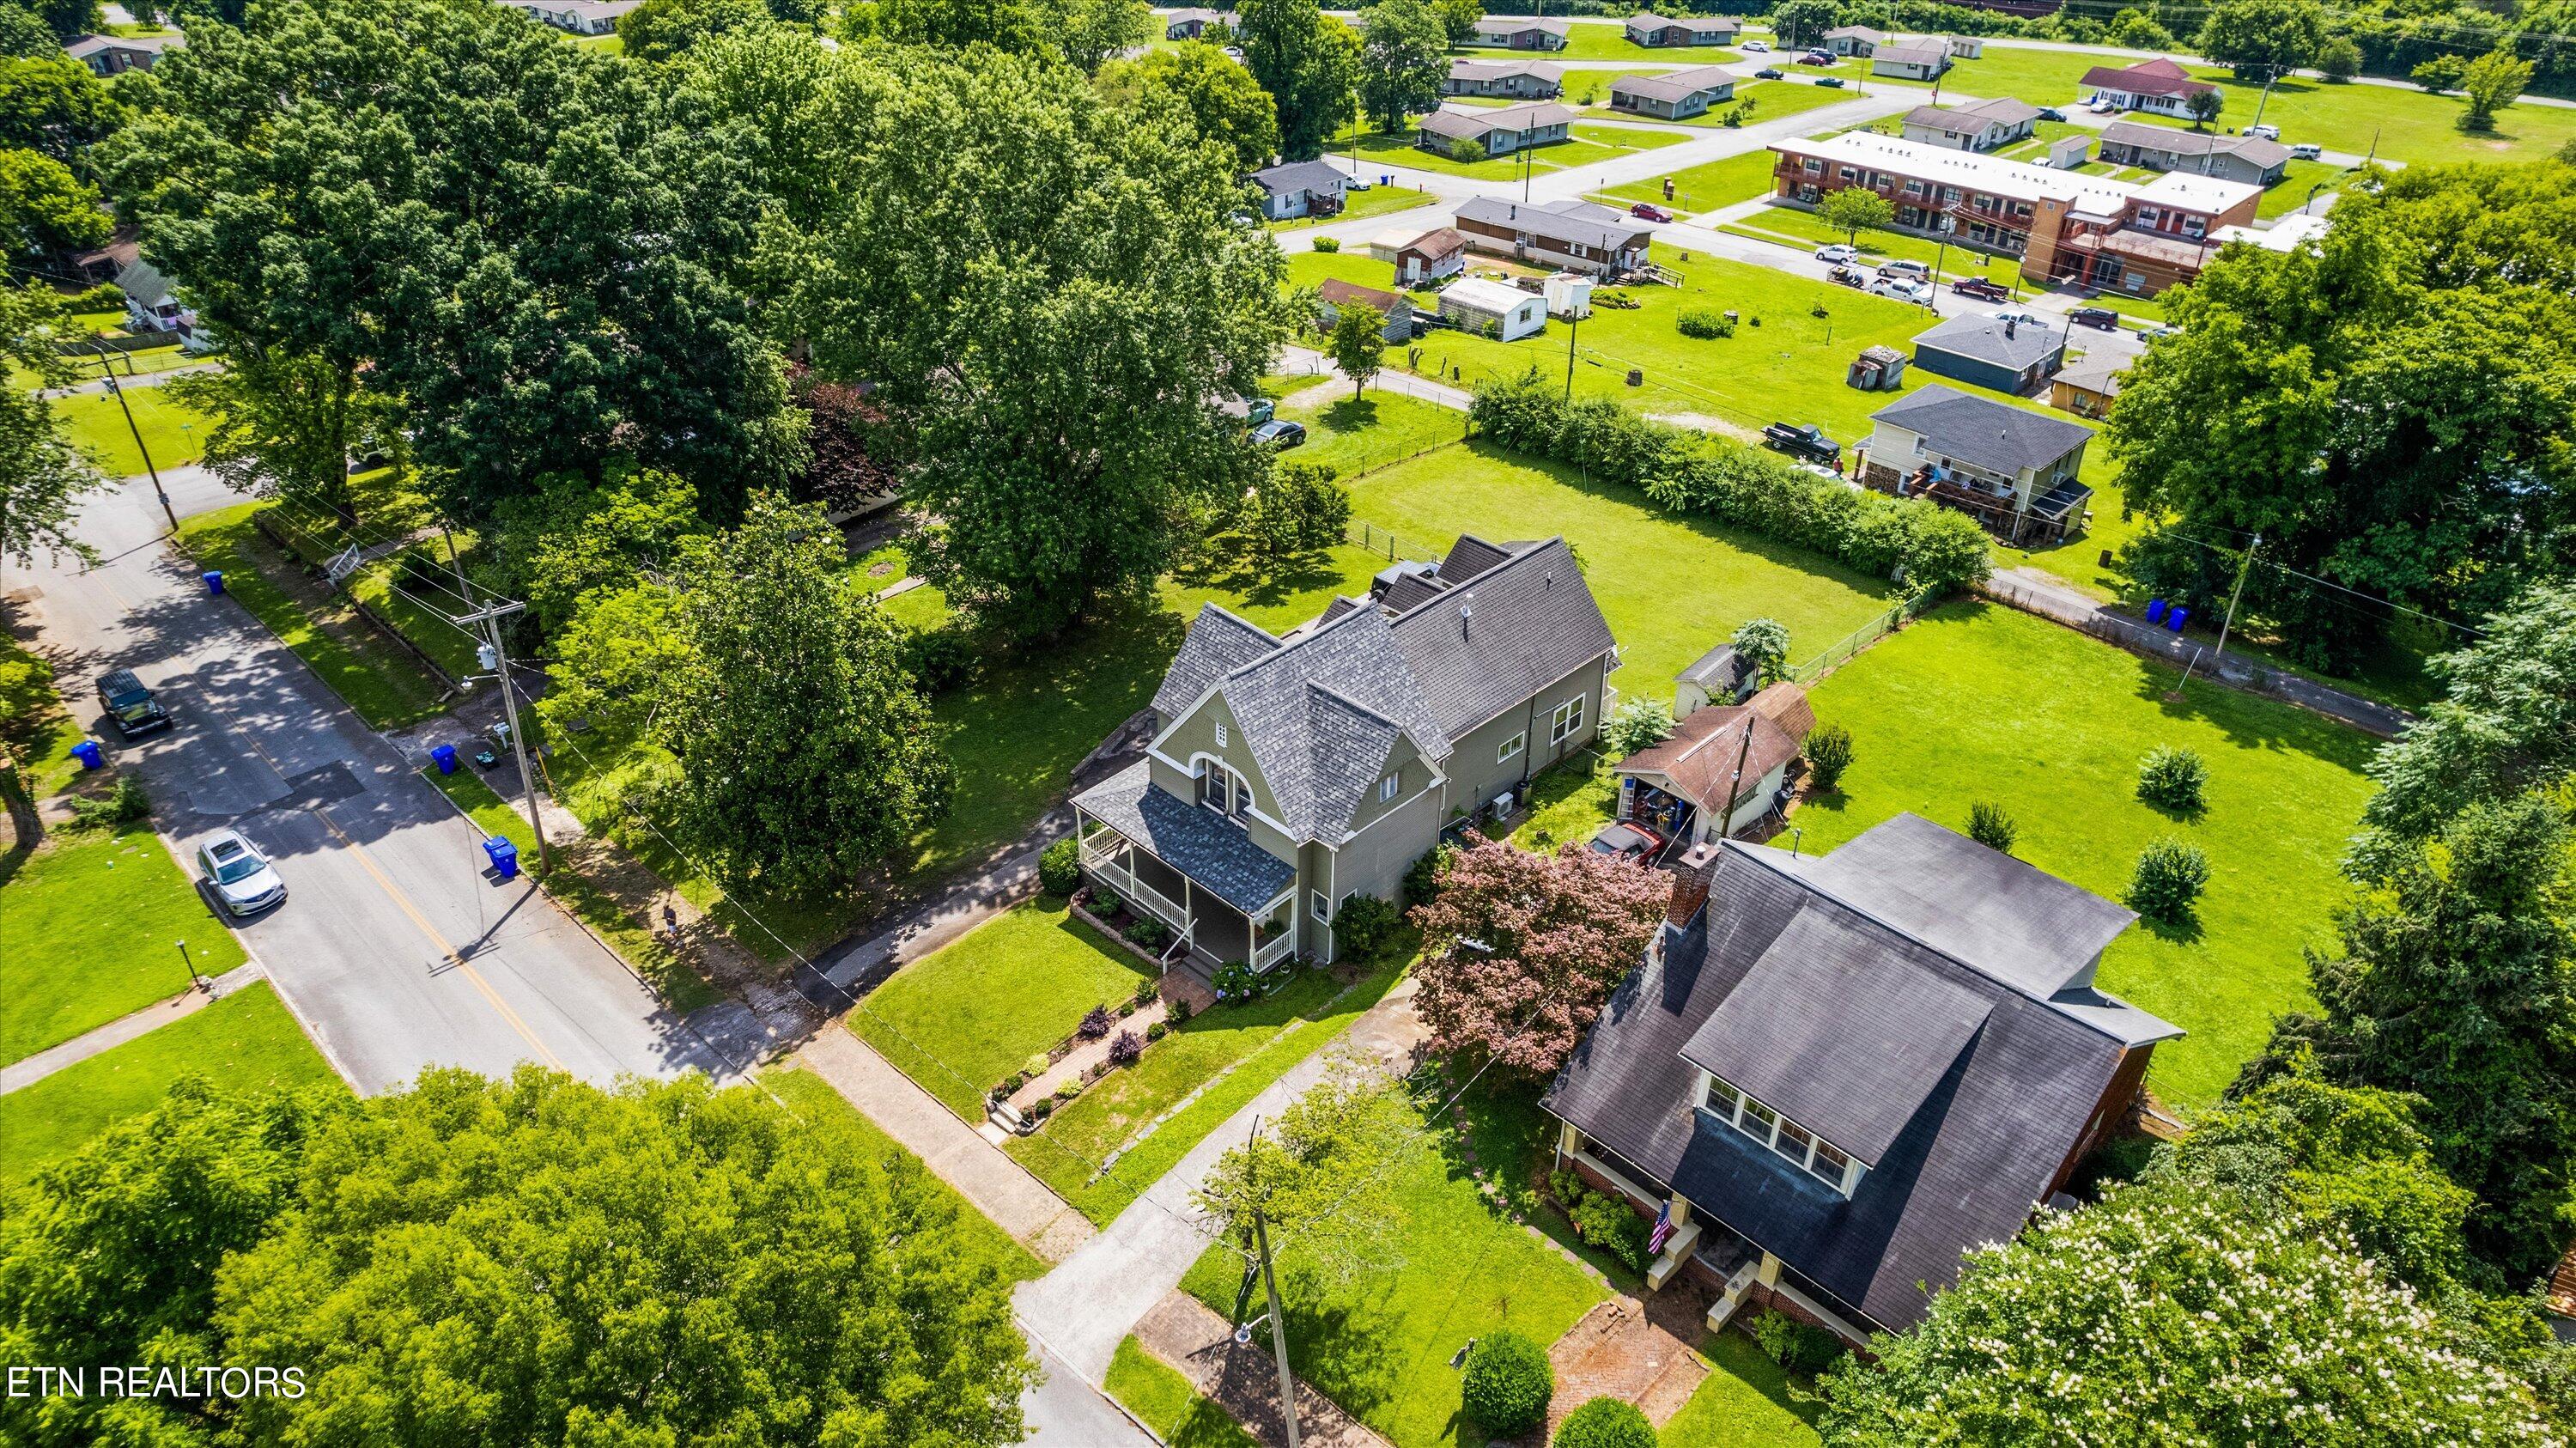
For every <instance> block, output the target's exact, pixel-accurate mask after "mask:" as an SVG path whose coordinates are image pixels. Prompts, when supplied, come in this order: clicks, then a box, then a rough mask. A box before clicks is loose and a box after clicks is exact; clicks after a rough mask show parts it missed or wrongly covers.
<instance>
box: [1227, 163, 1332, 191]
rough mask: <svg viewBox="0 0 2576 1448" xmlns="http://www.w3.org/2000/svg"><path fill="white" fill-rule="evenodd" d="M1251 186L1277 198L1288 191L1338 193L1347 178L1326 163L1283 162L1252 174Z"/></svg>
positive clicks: (1330, 164)
mask: <svg viewBox="0 0 2576 1448" xmlns="http://www.w3.org/2000/svg"><path fill="white" fill-rule="evenodd" d="M1250 179H1251V181H1252V184H1253V185H1255V186H1258V187H1260V188H1261V189H1262V190H1264V191H1267V192H1269V193H1270V194H1271V195H1273V196H1277V195H1279V194H1281V193H1283V192H1288V191H1339V190H1341V188H1342V183H1343V182H1344V181H1346V180H1347V179H1349V178H1347V177H1345V176H1343V175H1342V173H1341V171H1340V170H1339V169H1337V168H1335V167H1334V166H1333V165H1332V163H1330V162H1328V161H1285V162H1282V163H1280V164H1279V165H1276V166H1264V167H1262V168H1261V169H1260V170H1258V171H1255V172H1253V173H1252V176H1251V178H1250Z"/></svg>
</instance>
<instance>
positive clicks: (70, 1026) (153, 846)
mask: <svg viewBox="0 0 2576 1448" xmlns="http://www.w3.org/2000/svg"><path fill="white" fill-rule="evenodd" d="M182 940H185V941H186V942H188V952H189V954H190V955H192V956H194V957H195V958H196V962H197V969H198V970H199V971H201V972H203V973H204V974H206V975H210V976H213V975H221V974H223V973H224V972H225V971H228V970H230V969H232V968H233V967H234V966H236V965H239V964H241V963H242V961H243V960H245V959H247V957H246V956H245V955H244V954H243V953H242V947H241V942H240V941H237V940H235V939H234V938H233V933H232V931H230V930H228V929H226V928H225V927H224V923H223V922H222V921H221V920H218V919H216V918H215V914H214V912H213V911H212V910H211V909H209V908H208V907H207V905H206V901H205V897H204V896H202V895H200V894H198V893H197V887H196V885H195V884H194V883H193V881H192V880H191V879H190V877H189V876H188V875H187V874H186V873H184V872H183V871H182V870H181V869H180V868H179V865H178V863H177V862H176V861H174V860H172V859H171V858H170V852H169V851H168V850H167V849H164V848H163V847H162V844H161V839H160V836H158V835H155V834H154V833H153V832H152V827H151V826H150V825H148V824H140V825H134V826H131V827H129V828H126V829H123V830H115V831H110V830H105V829H58V830H55V831H54V832H53V833H52V834H50V835H48V836H47V837H46V839H45V843H44V844H43V845H41V846H39V847H38V848H37V849H36V851H35V852H34V853H33V854H21V853H20V852H18V851H16V850H11V851H10V852H9V853H8V854H6V855H0V1062H8V1061H17V1060H22V1059H24V1058H26V1057H28V1056H32V1055H34V1054H35V1053H36V1052H38V1051H41V1050H43V1049H45V1048H46V1047H47V1046H51V1045H56V1044H58V1043H60V1042H63V1041H68V1040H70V1039H71V1038H72V1037H74V1036H77V1035H79V1034H80V1033H82V1032H83V1031H86V1030H89V1029H91V1028H92V1027H95V1026H103V1025H105V1024H107V1023H108V1022H109V1021H112V1020H115V1019H116V1018H117V1017H119V1016H122V1015H126V1014H128V1013H130V1012H133V1011H138V1010H141V1009H142V1008H143V1007H145V1006H147V1005H150V1004H151V1003H152V1002H154V1001H157V1000H161V999H164V998H166V997H169V996H174V995H177V994H178V993H179V992H181V991H183V990H186V989H187V988H188V972H187V967H186V965H185V964H184V963H182V962H181V960H180V959H179V947H178V942H179V941H182Z"/></svg>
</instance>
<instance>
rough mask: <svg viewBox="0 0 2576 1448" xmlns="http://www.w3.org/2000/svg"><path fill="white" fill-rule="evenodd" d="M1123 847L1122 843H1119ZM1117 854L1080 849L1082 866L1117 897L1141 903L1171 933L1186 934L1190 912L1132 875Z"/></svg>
mask: <svg viewBox="0 0 2576 1448" xmlns="http://www.w3.org/2000/svg"><path fill="white" fill-rule="evenodd" d="M1123 848H1125V846H1124V844H1123V842H1122V849H1123ZM1118 854H1119V851H1116V850H1102V849H1095V848H1091V847H1089V846H1085V847H1084V849H1083V851H1082V867H1083V868H1084V869H1086V870H1089V871H1091V872H1092V873H1093V874H1094V875H1096V876H1098V877H1099V878H1100V879H1101V880H1102V881H1103V882H1104V883H1106V884H1107V885H1108V886H1109V888H1111V889H1113V890H1115V891H1117V892H1118V898H1119V899H1121V900H1125V901H1128V902H1129V903H1131V904H1136V905H1142V906H1144V907H1145V909H1146V910H1147V911H1148V912H1149V913H1151V914H1152V915H1153V916H1154V917H1155V918H1157V919H1159V920H1161V921H1162V922H1163V923H1164V924H1165V925H1168V926H1170V927H1172V929H1173V931H1174V932H1176V933H1179V934H1183V935H1186V934H1188V933H1189V928H1190V912H1189V911H1187V910H1185V909H1183V908H1181V906H1180V905H1179V904H1178V903H1177V902H1175V901H1173V900H1171V899H1170V898H1168V897H1166V896H1165V895H1164V894H1163V893H1162V892H1161V891H1159V890H1157V889H1155V888H1154V887H1153V886H1151V885H1148V884H1146V883H1145V882H1144V881H1142V880H1140V879H1138V878H1136V872H1135V871H1133V870H1131V869H1128V868H1127V867H1126V866H1125V865H1122V864H1120V863H1119V862H1118Z"/></svg>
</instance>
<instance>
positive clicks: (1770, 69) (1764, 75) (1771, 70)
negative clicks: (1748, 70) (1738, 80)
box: [1753, 65, 1789, 80]
mask: <svg viewBox="0 0 2576 1448" xmlns="http://www.w3.org/2000/svg"><path fill="white" fill-rule="evenodd" d="M1788 75H1789V73H1788V72H1787V71H1785V70H1782V69H1781V68H1780V67H1778V66H1776V65H1766V66H1764V67H1762V68H1761V69H1760V70H1757V71H1755V72H1754V73H1753V78H1754V79H1755V80H1785V79H1787V78H1788Z"/></svg>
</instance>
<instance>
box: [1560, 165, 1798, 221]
mask: <svg viewBox="0 0 2576 1448" xmlns="http://www.w3.org/2000/svg"><path fill="white" fill-rule="evenodd" d="M1777 159H1778V158H1777V157H1775V156H1773V155H1772V153H1770V152H1769V151H1746V152H1744V153H1743V154H1741V155H1735V156H1729V157H1727V158H1726V159H1725V160H1723V161H1708V162H1704V163H1702V164H1700V165H1697V166H1692V167H1689V168H1687V169H1685V170H1680V171H1675V172H1673V173H1672V174H1671V176H1669V177H1664V176H1655V177H1650V178H1648V179H1647V180H1644V181H1631V182H1628V183H1627V184H1625V185H1622V186H1613V187H1611V188H1610V189H1609V190H1607V191H1604V192H1602V193H1601V194H1600V196H1599V198H1598V199H1600V200H1603V201H1611V202H1627V201H1651V202H1653V203H1655V204H1656V205H1657V206H1664V205H1670V206H1672V207H1674V208H1676V209H1677V210H1679V211H1681V212H1682V213H1684V214H1685V215H1687V214H1689V213H1692V212H1699V211H1715V210H1717V209H1718V208H1719V207H1722V206H1732V205H1734V204H1735V203H1736V202H1739V201H1750V200H1752V199H1753V198H1754V197H1756V196H1760V195H1762V194H1763V193H1765V192H1767V191H1769V190H1770V189H1771V186H1772V181H1771V169H1772V164H1773V163H1774V162H1775V161H1776V160H1777ZM1666 180H1670V181H1671V182H1672V183H1673V194H1672V199H1671V200H1670V201H1669V202H1667V201H1666V200H1665V198H1664V182H1665V181H1666Z"/></svg>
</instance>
